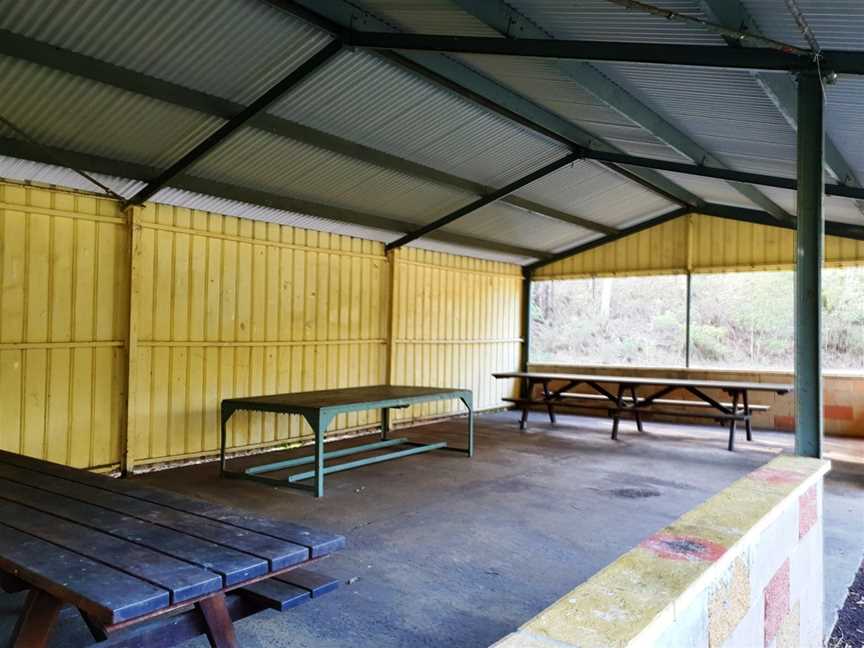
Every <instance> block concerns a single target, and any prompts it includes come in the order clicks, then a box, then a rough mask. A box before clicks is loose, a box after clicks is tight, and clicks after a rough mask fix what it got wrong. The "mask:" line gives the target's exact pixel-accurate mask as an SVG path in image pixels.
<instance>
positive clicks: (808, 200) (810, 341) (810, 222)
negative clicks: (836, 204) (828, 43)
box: [795, 72, 825, 457]
mask: <svg viewBox="0 0 864 648" xmlns="http://www.w3.org/2000/svg"><path fill="white" fill-rule="evenodd" d="M824 162H825V122H824V96H823V89H822V80H821V78H820V77H819V75H818V74H815V73H813V72H802V73H801V74H800V75H799V76H798V236H797V237H796V259H795V453H796V454H798V455H802V456H805V457H821V456H822V427H823V426H822V305H821V289H822V285H821V284H822V256H823V246H824V236H825V220H824V219H825V215H824V213H823V211H822V208H823V205H822V203H823V198H824V195H825V188H824V184H823V179H822V169H823V166H824Z"/></svg>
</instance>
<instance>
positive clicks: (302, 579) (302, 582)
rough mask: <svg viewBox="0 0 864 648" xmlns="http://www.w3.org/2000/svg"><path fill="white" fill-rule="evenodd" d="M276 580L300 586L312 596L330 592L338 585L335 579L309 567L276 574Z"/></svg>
mask: <svg viewBox="0 0 864 648" xmlns="http://www.w3.org/2000/svg"><path fill="white" fill-rule="evenodd" d="M276 580H279V581H282V582H283V583H288V584H289V585H294V586H296V587H301V588H303V589H304V590H307V591H308V592H309V593H310V594H311V595H312V598H315V597H316V596H321V595H322V594H326V593H327V592H332V591H333V590H334V589H336V588H337V587H338V586H339V581H338V580H337V579H335V578H332V577H330V576H327V575H326V574H321V573H319V572H315V571H312V570H309V569H292V570H291V571H290V572H288V573H287V574H284V575H282V576H278V577H277V578H276Z"/></svg>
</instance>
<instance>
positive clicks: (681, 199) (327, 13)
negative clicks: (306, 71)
mask: <svg viewBox="0 0 864 648" xmlns="http://www.w3.org/2000/svg"><path fill="white" fill-rule="evenodd" d="M265 1H266V2H267V3H268V4H271V5H273V6H275V7H277V8H279V9H283V10H285V11H287V12H289V13H291V14H293V15H295V16H297V17H299V18H301V19H303V20H305V21H307V22H309V23H310V24H313V25H315V26H317V27H319V28H320V29H323V30H324V31H327V32H328V33H330V34H331V35H333V36H335V37H338V38H343V39H345V40H350V39H351V32H350V31H349V29H350V30H358V29H364V30H365V29H368V30H373V31H385V32H396V30H395V28H393V27H392V26H391V25H389V24H388V23H386V22H384V21H383V20H381V19H379V18H377V17H375V16H374V15H372V14H371V13H369V12H368V11H365V10H363V9H360V8H358V7H357V6H356V5H353V4H349V3H348V2H345V1H344V0H332V1H330V2H322V3H319V2H314V0H296V1H295V0H265ZM380 55H381V56H382V57H383V58H385V59H387V60H389V61H391V62H393V63H395V64H396V65H399V66H401V67H403V68H405V69H408V70H410V71H412V72H414V73H416V74H418V75H420V76H422V77H424V78H426V79H428V80H429V81H432V82H433V83H436V84H438V85H440V86H443V87H445V88H448V89H450V90H452V91H453V92H454V93H456V94H458V95H460V96H462V97H464V98H466V99H468V100H469V101H472V102H474V103H476V104H479V105H481V106H483V107H485V108H487V109H489V110H491V111H493V112H495V113H497V114H499V115H502V116H503V117H506V118H507V119H510V120H512V121H514V122H515V123H518V124H521V125H523V126H525V127H526V128H528V129H530V130H532V131H535V132H537V133H541V134H543V135H545V136H546V137H549V138H550V139H553V140H555V141H558V142H561V143H563V144H565V145H567V146H570V147H571V148H573V149H574V150H579V149H582V148H592V149H598V150H603V151H612V152H618V153H622V152H623V151H621V150H620V149H618V148H616V147H614V146H612V145H611V144H609V143H607V142H604V141H603V140H600V139H598V138H597V137H595V136H594V135H592V134H591V133H589V132H588V131H585V130H583V129H582V128H580V127H579V126H577V125H575V124H573V123H572V122H570V121H568V120H566V119H564V118H563V117H561V116H559V115H556V114H555V113H553V112H551V111H549V110H547V109H546V108H543V107H541V106H539V105H537V104H536V103H534V102H533V101H531V100H529V99H526V98H525V97H523V96H522V95H519V94H517V93H515V92H513V91H512V90H509V89H507V88H505V87H504V86H502V85H501V84H499V83H497V82H496V81H493V80H491V79H489V78H488V77H486V76H484V75H482V74H480V73H479V72H477V71H476V70H473V69H472V68H470V67H468V66H467V65H463V64H462V63H460V62H459V61H456V60H454V59H452V58H450V57H448V56H445V55H443V54H427V53H409V54H406V55H404V56H403V55H402V54H397V53H395V52H382V53H380ZM606 166H610V167H611V165H606ZM632 173H634V174H635V175H636V176H638V177H639V178H640V179H641V182H642V183H643V184H644V185H645V186H647V187H650V188H651V190H652V191H656V192H657V193H659V194H660V195H663V196H672V197H674V202H676V203H678V204H680V205H690V206H693V207H697V206H698V205H699V204H700V203H701V202H702V200H701V199H700V198H699V197H698V196H696V195H694V194H693V193H691V192H689V191H687V190H686V189H685V188H683V187H681V186H680V185H678V184H676V183H675V182H673V181H672V180H670V179H669V178H667V177H666V176H664V175H663V174H662V173H658V172H656V171H652V170H650V169H637V170H634V171H633V172H632Z"/></svg>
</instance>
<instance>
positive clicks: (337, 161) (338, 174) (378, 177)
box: [190, 128, 471, 223]
mask: <svg viewBox="0 0 864 648" xmlns="http://www.w3.org/2000/svg"><path fill="white" fill-rule="evenodd" d="M190 173H191V174H192V175H196V176H199V177H203V178H208V179H212V180H217V181H219V182H227V183H230V184H234V185H239V186H243V187H249V188H252V189H256V190H260V191H267V192H270V193H274V194H281V195H289V196H294V197H298V198H303V199H306V200H314V201H317V202H322V203H326V204H329V205H337V206H341V207H345V208H348V209H354V210H358V211H364V212H370V213H374V214H378V215H387V216H391V217H394V218H398V219H400V220H406V221H412V222H417V223H425V222H428V221H430V220H432V219H434V218H436V217H438V216H440V215H442V214H444V213H447V212H448V211H451V210H453V209H455V208H457V207H460V206H462V205H464V204H465V203H467V202H470V200H471V196H470V195H469V194H465V193H463V192H460V191H458V190H455V189H452V188H447V187H442V186H440V185H436V184H433V183H430V182H426V181H423V180H419V179H417V178H415V177H413V176H408V175H405V174H401V173H398V172H396V171H391V170H388V169H382V168H381V167H378V166H375V165H372V164H368V163H366V162H362V161H360V160H356V159H354V158H348V157H344V156H341V155H338V154H336V153H332V152H330V151H325V150H323V149H318V148H315V147H312V146H309V145H307V144H303V143H301V142H296V141H294V140H290V139H287V138H283V137H278V136H276V135H272V134H270V133H266V132H263V131H258V130H254V129H251V128H246V129H243V130H242V131H240V132H239V133H238V134H237V135H235V136H234V137H233V138H231V139H230V140H229V141H228V142H226V143H225V144H224V145H222V146H221V147H220V148H219V149H217V150H216V151H215V152H213V153H212V154H211V155H209V156H207V157H206V158H205V159H203V160H201V161H200V162H198V163H197V164H196V165H195V166H194V168H193V169H192V170H191V171H190Z"/></svg>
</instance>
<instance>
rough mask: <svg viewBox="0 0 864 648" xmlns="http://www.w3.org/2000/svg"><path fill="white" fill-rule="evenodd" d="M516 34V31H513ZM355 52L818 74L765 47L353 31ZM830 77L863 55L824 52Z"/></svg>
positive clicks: (858, 70)
mask: <svg viewBox="0 0 864 648" xmlns="http://www.w3.org/2000/svg"><path fill="white" fill-rule="evenodd" d="M511 33H512V32H511ZM346 44H349V45H351V46H353V47H362V48H367V49H376V50H401V51H413V52H440V53H446V54H483V55H492V56H523V57H524V56H527V57H532V58H554V59H561V60H573V61H585V62H601V63H645V64H652V65H682V66H688V67H710V68H723V69H727V70H764V71H774V72H778V71H779V72H797V71H801V70H810V69H815V68H816V65H815V64H814V62H813V59H812V57H809V56H802V55H800V54H795V53H792V52H782V51H780V50H776V49H770V48H765V47H748V48H747V49H743V48H740V49H725V50H724V49H719V48H717V47H715V46H713V45H675V44H667V43H663V44H659V43H628V42H614V41H585V40H560V39H556V40H548V39H545V38H542V37H534V36H532V37H529V38H515V39H502V38H495V37H487V36H448V35H437V34H413V33H411V34H409V33H404V32H397V33H390V32H370V31H365V32H353V33H352V35H351V36H350V37H349V38H348V40H347V41H346ZM822 54H823V59H822V61H821V63H820V66H821V68H822V69H823V70H824V71H826V72H837V73H840V72H842V73H845V74H864V52H846V51H833V50H822Z"/></svg>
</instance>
